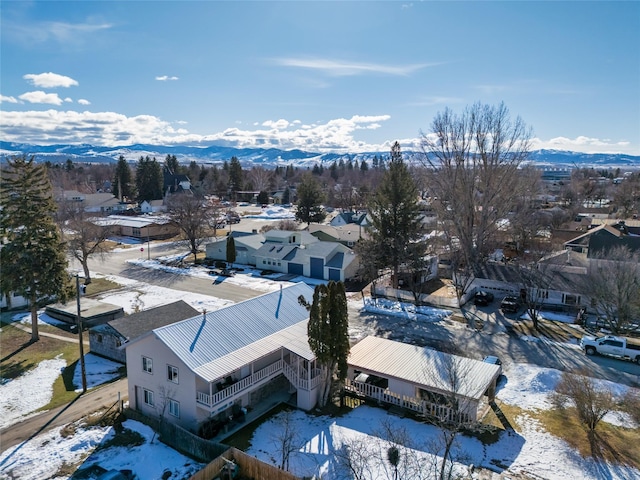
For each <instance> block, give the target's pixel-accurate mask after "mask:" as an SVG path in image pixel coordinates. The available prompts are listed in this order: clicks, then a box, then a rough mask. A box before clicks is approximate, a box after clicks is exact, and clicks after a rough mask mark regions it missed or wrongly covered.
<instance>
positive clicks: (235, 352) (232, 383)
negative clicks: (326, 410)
mask: <svg viewBox="0 0 640 480" xmlns="http://www.w3.org/2000/svg"><path fill="white" fill-rule="evenodd" d="M300 296H303V297H304V298H305V299H306V301H307V302H309V303H311V302H312V301H313V288H311V287H309V286H308V285H306V284H304V283H297V284H293V285H290V286H288V287H285V288H281V289H280V290H279V291H275V292H272V293H267V294H265V295H261V296H259V297H256V298H253V299H250V300H246V301H243V302H240V303H237V304H235V305H231V306H229V307H225V308H222V309H220V310H216V311H214V312H208V313H207V312H205V313H203V314H201V315H198V316H196V317H193V318H189V319H186V320H183V321H179V322H176V323H173V324H171V325H166V326H164V327H161V328H156V329H154V330H152V331H150V332H148V333H147V334H146V335H143V336H141V337H139V338H137V339H135V340H133V341H131V342H129V343H127V344H126V358H127V377H128V382H129V404H130V407H131V408H133V409H135V410H138V411H141V412H142V413H144V414H146V415H148V416H151V417H160V416H162V417H163V419H164V421H170V422H172V423H175V424H178V425H180V426H181V427H184V428H186V429H188V430H190V431H192V432H197V431H198V429H199V428H200V427H201V426H202V425H203V424H204V423H205V422H207V421H209V420H210V419H212V418H214V417H217V416H221V415H222V416H224V415H230V414H231V412H232V411H234V410H236V409H238V408H246V407H251V406H252V405H254V404H255V403H256V402H259V401H260V399H261V398H263V397H264V396H265V395H267V394H268V392H269V391H272V390H273V388H274V385H282V384H283V379H286V381H285V382H284V383H285V384H286V385H287V386H288V391H290V392H292V393H293V394H294V395H295V397H296V402H297V406H298V407H299V408H301V409H304V410H310V409H312V408H313V407H314V406H315V405H316V401H317V397H318V387H319V383H320V372H319V370H318V369H317V368H316V364H315V356H314V354H313V352H312V351H311V349H310V347H309V342H308V339H307V322H308V318H309V313H308V311H307V310H306V308H304V307H303V306H301V305H300V303H299V302H298V298H299V297H300Z"/></svg>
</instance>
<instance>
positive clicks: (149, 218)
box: [94, 215, 180, 241]
mask: <svg viewBox="0 0 640 480" xmlns="http://www.w3.org/2000/svg"><path fill="white" fill-rule="evenodd" d="M94 223H95V224H96V225H100V226H104V227H106V226H108V227H111V228H112V231H113V235H114V236H117V235H119V236H123V237H132V238H138V239H140V240H142V241H146V240H158V239H165V238H171V237H173V236H175V235H177V234H178V233H179V231H180V230H179V228H178V226H177V225H176V224H175V223H174V222H172V221H171V219H170V218H169V217H165V216H162V215H143V216H139V217H129V216H124V215H109V216H108V217H105V218H99V219H95V220H94Z"/></svg>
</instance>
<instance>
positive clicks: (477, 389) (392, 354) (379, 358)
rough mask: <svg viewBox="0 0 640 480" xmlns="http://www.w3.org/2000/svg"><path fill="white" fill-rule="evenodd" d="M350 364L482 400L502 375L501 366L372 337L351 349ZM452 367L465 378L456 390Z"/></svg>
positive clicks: (383, 375)
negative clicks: (494, 381)
mask: <svg viewBox="0 0 640 480" xmlns="http://www.w3.org/2000/svg"><path fill="white" fill-rule="evenodd" d="M348 363H349V365H350V366H351V367H353V368H354V369H356V370H358V369H362V370H367V371H369V372H372V373H374V374H376V375H379V376H382V377H394V378H397V379H400V380H404V381H407V382H410V383H413V384H415V385H418V386H423V387H424V388H425V389H428V390H431V391H439V392H442V393H444V394H452V393H454V394H456V395H459V396H464V397H468V398H472V399H475V400H479V399H480V398H481V397H482V395H483V394H484V392H485V391H486V390H487V388H488V387H489V386H490V385H491V383H492V382H493V380H495V379H496V378H497V377H498V375H499V374H500V367H499V366H498V365H494V364H490V363H485V362H482V361H480V360H473V359H471V358H466V357H458V356H456V355H449V354H447V353H443V352H439V351H437V350H432V349H430V348H424V347H418V346H415V345H409V344H407V343H401V342H395V341H393V340H388V339H386V338H380V337H371V336H369V337H366V338H364V339H363V340H361V341H360V342H358V343H357V344H355V345H354V346H353V347H351V353H350V354H349V360H348ZM451 365H455V369H456V370H457V373H458V374H459V375H460V374H462V375H463V378H462V381H461V382H459V383H460V385H458V386H457V387H456V388H452V382H451V381H449V380H448V378H450V376H449V375H448V374H447V372H448V371H451ZM454 390H455V391H454Z"/></svg>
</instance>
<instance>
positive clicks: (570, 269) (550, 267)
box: [469, 252, 588, 311]
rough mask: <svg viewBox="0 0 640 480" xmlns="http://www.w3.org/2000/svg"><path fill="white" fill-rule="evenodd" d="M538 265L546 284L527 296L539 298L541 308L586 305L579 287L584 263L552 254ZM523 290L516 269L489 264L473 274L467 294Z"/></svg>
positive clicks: (584, 271)
mask: <svg viewBox="0 0 640 480" xmlns="http://www.w3.org/2000/svg"><path fill="white" fill-rule="evenodd" d="M540 264H541V265H544V267H543V268H546V269H547V280H548V284H547V285H546V288H545V289H544V290H539V291H536V292H529V293H528V294H529V295H534V297H532V298H539V299H540V301H541V303H542V308H543V309H544V308H545V307H546V308H564V309H568V310H573V309H575V310H576V311H577V310H579V309H580V308H582V307H585V306H586V305H587V304H588V299H587V298H586V296H585V295H584V294H583V293H582V287H581V284H582V283H583V279H584V277H585V274H586V273H587V268H586V266H585V265H584V262H582V261H580V259H576V258H574V257H571V256H570V255H568V252H556V253H555V254H554V255H552V256H550V257H549V258H548V259H545V260H543V261H541V262H540ZM523 287H524V282H523V281H522V276H521V275H520V273H519V270H518V267H516V266H512V265H504V264H501V263H497V262H490V263H487V264H485V265H484V266H482V267H481V268H480V269H479V270H478V271H477V272H476V275H475V278H474V280H473V282H472V283H471V286H470V288H469V291H470V292H473V291H477V290H485V291H489V292H493V293H494V294H496V296H500V295H502V296H504V295H516V296H521V295H525V294H527V292H526V290H523Z"/></svg>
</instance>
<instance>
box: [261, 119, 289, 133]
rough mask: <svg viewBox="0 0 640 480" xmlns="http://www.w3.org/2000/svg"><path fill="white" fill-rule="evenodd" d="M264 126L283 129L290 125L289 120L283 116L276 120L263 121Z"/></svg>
mask: <svg viewBox="0 0 640 480" xmlns="http://www.w3.org/2000/svg"><path fill="white" fill-rule="evenodd" d="M262 126H263V127H271V128H275V129H276V130H283V129H285V128H287V127H288V126H289V122H288V121H286V120H284V119H282V118H281V119H280V120H276V121H273V120H267V121H266V122H262Z"/></svg>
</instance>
